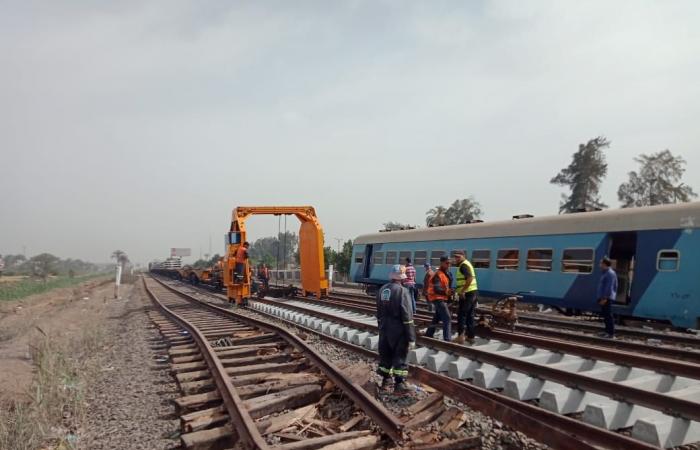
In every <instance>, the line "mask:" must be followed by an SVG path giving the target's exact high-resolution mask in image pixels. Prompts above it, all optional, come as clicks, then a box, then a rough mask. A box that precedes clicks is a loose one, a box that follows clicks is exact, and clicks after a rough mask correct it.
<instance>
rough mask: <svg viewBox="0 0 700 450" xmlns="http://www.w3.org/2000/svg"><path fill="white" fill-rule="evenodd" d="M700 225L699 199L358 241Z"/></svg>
mask: <svg viewBox="0 0 700 450" xmlns="http://www.w3.org/2000/svg"><path fill="white" fill-rule="evenodd" d="M698 227H700V202H692V203H680V204H672V205H659V206H648V207H643V208H625V209H608V210H604V211H593V212H582V213H573V214H561V215H557V216H544V217H532V218H527V219H512V220H502V221H496V222H483V223H471V224H465V225H448V226H442V227H433V228H418V229H415V230H402V231H387V232H380V233H372V234H363V235H361V236H358V237H357V238H356V239H355V244H379V243H388V242H413V241H443V240H454V239H474V238H488V237H505V236H538V235H550V234H574V233H597V232H615V231H639V230H667V229H688V228H698Z"/></svg>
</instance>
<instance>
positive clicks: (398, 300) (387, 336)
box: [377, 264, 416, 394]
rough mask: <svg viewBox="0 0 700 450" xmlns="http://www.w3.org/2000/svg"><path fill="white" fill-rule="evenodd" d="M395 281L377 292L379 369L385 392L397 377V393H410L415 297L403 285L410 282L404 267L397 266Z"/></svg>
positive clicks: (414, 340) (392, 278)
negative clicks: (407, 359)
mask: <svg viewBox="0 0 700 450" xmlns="http://www.w3.org/2000/svg"><path fill="white" fill-rule="evenodd" d="M389 277H390V278H391V281H390V282H389V283H387V284H385V285H384V286H382V287H381V288H380V289H379V292H377V324H378V325H379V367H378V368H377V373H379V374H380V375H381V376H382V389H386V388H387V387H388V386H389V383H390V381H391V377H392V376H393V377H394V392H396V393H399V394H400V393H405V392H407V391H408V387H407V386H406V382H405V379H406V377H407V376H408V365H407V364H406V356H407V355H408V349H409V347H413V346H415V342H416V331H415V328H414V325H413V309H412V306H411V294H410V293H409V292H408V289H407V288H405V287H404V286H402V285H401V283H402V281H403V280H405V279H406V275H405V274H404V273H403V271H402V269H401V266H399V265H398V264H396V265H394V266H393V267H392V269H391V273H390V274H389Z"/></svg>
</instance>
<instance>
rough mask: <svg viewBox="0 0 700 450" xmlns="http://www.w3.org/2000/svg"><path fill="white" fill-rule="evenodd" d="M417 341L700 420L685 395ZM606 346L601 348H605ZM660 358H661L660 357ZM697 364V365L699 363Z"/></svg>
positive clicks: (427, 340)
mask: <svg viewBox="0 0 700 450" xmlns="http://www.w3.org/2000/svg"><path fill="white" fill-rule="evenodd" d="M255 301H257V302H261V303H266V304H269V305H273V306H278V307H282V308H287V309H291V310H295V311H298V312H303V313H306V314H310V315H314V316H316V317H321V318H325V319H326V320H329V321H332V322H337V323H342V324H344V325H347V326H349V327H353V328H358V329H363V330H365V331H370V332H373V333H375V334H376V333H378V328H377V326H376V325H368V324H364V323H361V322H356V321H354V320H350V319H345V318H342V317H338V316H335V315H333V314H328V313H324V312H320V311H315V310H311V309H307V308H302V307H298V306H294V305H289V304H287V303H285V302H280V301H276V300H267V299H265V300H262V299H258V300H255ZM417 343H418V344H421V345H423V346H425V347H430V348H433V349H437V350H442V351H445V352H449V353H452V354H457V355H461V356H466V357H468V358H470V359H475V360H478V361H481V362H484V363H487V364H492V365H495V366H498V367H504V368H507V369H510V370H514V371H516V372H521V373H524V374H526V375H529V376H532V377H536V378H542V379H545V380H550V381H554V382H556V383H559V384H562V385H564V386H568V387H571V388H575V389H580V390H584V391H588V392H593V393H596V394H600V395H603V396H606V397H610V398H612V399H614V400H618V401H625V402H627V403H632V404H637V405H640V406H646V407H648V408H651V409H655V410H657V411H661V412H663V413H666V414H670V415H674V416H677V415H680V416H682V417H684V418H686V419H690V420H696V421H697V420H700V405H698V403H695V402H692V401H688V400H685V399H683V398H676V397H671V396H668V395H665V394H661V393H658V392H651V391H646V390H643V389H638V388H635V387H632V386H626V385H623V384H619V383H615V382H612V381H605V380H600V379H595V378H591V377H589V376H586V375H584V374H581V373H576V372H567V371H565V370H561V369H556V368H553V367H548V366H545V365H541V364H535V363H531V362H528V361H523V360H521V359H517V358H511V357H507V356H502V355H498V354H496V353H491V352H486V351H483V350H478V348H475V347H468V346H464V345H460V344H456V343H453V342H447V341H442V340H438V339H433V338H429V337H425V336H419V337H418V339H417ZM602 350H603V349H601V351H602ZM657 361H658V359H657ZM696 367H697V366H696ZM698 376H700V370H699V369H697V368H696V372H695V378H698Z"/></svg>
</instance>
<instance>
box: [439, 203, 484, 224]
mask: <svg viewBox="0 0 700 450" xmlns="http://www.w3.org/2000/svg"><path fill="white" fill-rule="evenodd" d="M481 214H482V211H481V205H480V204H479V202H477V201H476V200H475V199H474V197H473V196H470V197H468V198H464V199H462V200H459V199H457V200H455V201H454V202H452V204H451V205H450V207H449V208H447V211H446V212H445V220H446V222H447V224H448V225H457V224H461V223H469V222H470V221H472V220H474V219H478V218H480V217H481Z"/></svg>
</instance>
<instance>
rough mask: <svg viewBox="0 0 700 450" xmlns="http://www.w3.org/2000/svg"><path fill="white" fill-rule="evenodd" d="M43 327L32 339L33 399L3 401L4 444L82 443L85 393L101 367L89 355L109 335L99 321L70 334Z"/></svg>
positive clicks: (28, 448) (28, 447)
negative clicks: (58, 334) (55, 333)
mask: <svg viewBox="0 0 700 450" xmlns="http://www.w3.org/2000/svg"><path fill="white" fill-rule="evenodd" d="M37 329H38V328H37ZM38 330H39V332H40V334H39V335H38V336H37V337H36V339H35V340H34V341H33V342H32V344H31V345H30V348H31V355H32V360H33V362H34V365H35V367H36V373H35V377H34V381H33V383H32V390H31V392H30V393H29V397H30V399H29V400H27V401H11V402H5V404H3V403H2V402H1V401H0V449H3V450H33V449H37V448H51V449H75V448H80V446H79V431H80V427H81V424H82V423H83V422H84V419H85V411H86V404H85V393H86V389H87V385H88V384H89V382H90V380H91V379H92V378H93V377H94V376H95V374H96V373H97V370H98V368H97V367H96V366H95V364H94V363H93V362H92V361H93V358H91V357H90V356H91V355H94V354H95V353H96V352H97V351H98V350H99V349H100V347H101V346H102V342H103V339H104V336H103V334H102V332H101V330H100V329H99V328H98V327H97V326H94V327H93V328H90V329H87V330H84V331H83V332H82V334H81V335H79V336H77V337H75V338H73V339H69V340H61V339H56V336H52V335H47V334H45V333H44V332H43V331H42V330H41V329H38Z"/></svg>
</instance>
